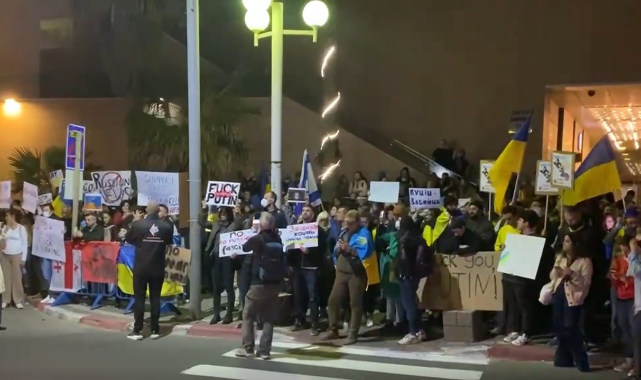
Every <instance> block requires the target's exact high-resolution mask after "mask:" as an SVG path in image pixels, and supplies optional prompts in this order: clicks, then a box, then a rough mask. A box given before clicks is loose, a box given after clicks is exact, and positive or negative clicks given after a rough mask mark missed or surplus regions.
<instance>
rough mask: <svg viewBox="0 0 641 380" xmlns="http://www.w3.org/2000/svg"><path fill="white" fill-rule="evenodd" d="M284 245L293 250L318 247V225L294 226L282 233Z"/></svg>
mask: <svg viewBox="0 0 641 380" xmlns="http://www.w3.org/2000/svg"><path fill="white" fill-rule="evenodd" d="M281 239H282V240H283V245H284V246H285V247H287V248H288V249H291V248H302V247H305V248H313V247H318V225H317V224H316V223H304V224H292V225H291V226H288V227H287V229H286V232H285V233H284V234H283V233H282V232H281Z"/></svg>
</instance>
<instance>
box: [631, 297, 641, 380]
mask: <svg viewBox="0 0 641 380" xmlns="http://www.w3.org/2000/svg"><path fill="white" fill-rule="evenodd" d="M632 312H633V313H634V310H633V311H632ZM632 351H633V352H634V376H637V377H639V376H641V313H635V314H634V315H633V316H632Z"/></svg>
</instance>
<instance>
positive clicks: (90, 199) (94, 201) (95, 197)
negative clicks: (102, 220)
mask: <svg viewBox="0 0 641 380" xmlns="http://www.w3.org/2000/svg"><path fill="white" fill-rule="evenodd" d="M83 199H84V204H83V206H82V209H83V210H84V211H102V195H100V194H98V193H94V194H85V196H84V198H83Z"/></svg>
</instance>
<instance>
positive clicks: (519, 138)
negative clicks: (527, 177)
mask: <svg viewBox="0 0 641 380" xmlns="http://www.w3.org/2000/svg"><path fill="white" fill-rule="evenodd" d="M531 123H532V116H530V117H529V118H528V119H527V121H526V122H525V123H523V126H522V127H521V129H519V130H518V132H516V134H515V135H514V137H513V138H512V141H510V142H509V143H508V144H507V146H506V147H505V149H504V150H503V153H501V155H500V156H499V158H497V159H496V161H495V162H494V165H492V169H490V172H489V176H490V181H491V182H492V186H493V187H494V190H495V191H496V193H495V194H494V195H495V198H494V211H495V212H496V213H497V214H500V213H501V209H502V208H503V202H504V201H505V192H506V191H507V188H508V186H509V185H510V180H511V179H512V174H514V173H519V172H520V171H521V168H522V167H523V158H524V157H525V147H526V146H527V139H528V136H529V134H530V125H531Z"/></svg>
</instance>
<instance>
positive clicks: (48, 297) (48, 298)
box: [40, 296, 52, 303]
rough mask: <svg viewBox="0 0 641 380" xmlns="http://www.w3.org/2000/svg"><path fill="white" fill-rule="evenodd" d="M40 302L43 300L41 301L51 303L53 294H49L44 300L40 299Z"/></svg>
mask: <svg viewBox="0 0 641 380" xmlns="http://www.w3.org/2000/svg"><path fill="white" fill-rule="evenodd" d="M40 302H41V303H51V302H52V300H51V296H47V297H45V299H43V300H42V301H40Z"/></svg>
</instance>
